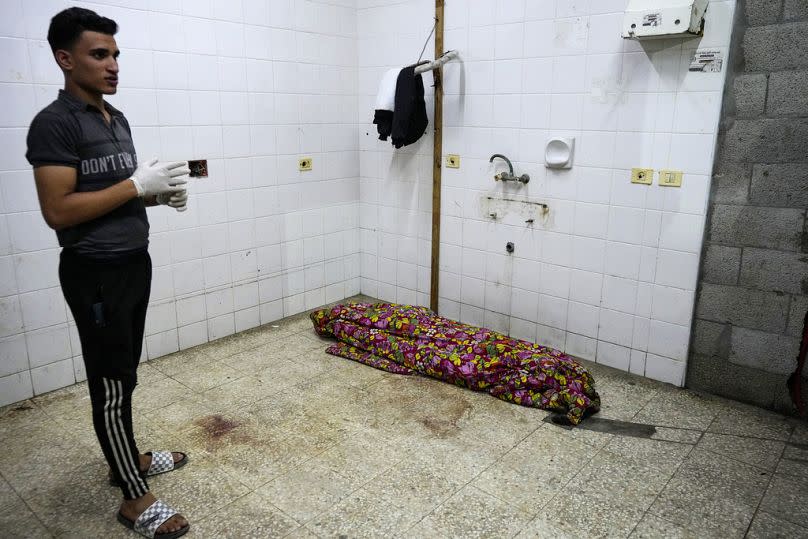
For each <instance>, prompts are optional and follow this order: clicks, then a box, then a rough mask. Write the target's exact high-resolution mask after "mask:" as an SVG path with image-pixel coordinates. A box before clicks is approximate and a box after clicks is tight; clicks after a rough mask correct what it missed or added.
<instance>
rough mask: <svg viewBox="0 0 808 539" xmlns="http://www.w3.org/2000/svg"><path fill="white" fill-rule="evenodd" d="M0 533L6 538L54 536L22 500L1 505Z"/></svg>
mask: <svg viewBox="0 0 808 539" xmlns="http://www.w3.org/2000/svg"><path fill="white" fill-rule="evenodd" d="M0 535H2V536H3V538H4V539H22V538H26V539H27V538H31V539H34V538H36V539H40V538H42V537H53V535H52V532H50V531H48V529H47V528H46V527H45V526H44V525H43V524H42V522H40V520H39V519H38V518H37V517H36V515H34V513H32V512H31V510H30V509H29V508H28V506H26V505H25V503H23V501H22V500H20V499H17V500H15V501H13V502H12V503H11V504H6V505H4V506H0Z"/></svg>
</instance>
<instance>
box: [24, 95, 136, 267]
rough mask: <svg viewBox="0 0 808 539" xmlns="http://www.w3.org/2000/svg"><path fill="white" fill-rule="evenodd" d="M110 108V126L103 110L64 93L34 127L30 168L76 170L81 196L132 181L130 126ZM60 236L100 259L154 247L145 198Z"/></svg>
mask: <svg viewBox="0 0 808 539" xmlns="http://www.w3.org/2000/svg"><path fill="white" fill-rule="evenodd" d="M105 105H106V108H107V111H108V112H109V113H110V123H109V124H107V123H106V121H105V120H104V116H103V115H102V113H101V111H100V110H98V108H96V107H94V106H93V105H89V104H87V103H85V102H84V101H81V100H80V99H78V98H77V97H75V96H73V95H71V94H69V93H67V92H65V91H64V90H60V91H59V98H58V99H57V100H56V101H54V102H53V103H51V104H50V105H48V106H47V107H45V108H44V109H42V111H40V112H39V114H37V115H36V117H35V118H34V120H33V122H31V127H30V128H29V129H28V152H27V153H26V154H25V157H26V158H27V159H28V162H29V163H31V165H32V166H33V167H34V168H36V167H40V166H45V165H60V166H68V167H73V168H75V169H76V173H77V175H78V176H77V180H76V192H85V191H99V190H101V189H105V188H107V187H109V186H111V185H114V184H116V183H118V182H120V181H122V180H125V179H127V178H131V177H132V174H133V173H134V172H135V168H136V167H137V156H136V154H135V146H134V144H133V143H132V131H131V129H130V127H129V122H127V121H126V118H124V116H123V114H122V113H121V112H120V111H119V110H117V109H115V108H114V107H112V106H111V105H110V104H108V103H105ZM56 236H57V237H58V238H59V245H61V246H62V247H64V248H67V249H71V250H73V251H75V252H76V253H79V254H82V255H87V256H92V257H95V258H107V257H116V256H120V255H126V254H129V253H131V252H132V251H135V250H140V249H145V248H146V247H147V246H148V243H149V221H148V219H147V218H146V207H145V205H144V203H143V199H142V198H134V199H132V200H130V201H128V202H126V203H125V204H123V205H122V206H120V207H118V208H116V209H114V210H112V211H111V212H109V213H107V214H105V215H102V216H100V217H97V218H95V219H93V220H92V221H87V222H85V223H81V224H78V225H75V226H71V227H68V228H64V229H62V230H58V231H57V232H56Z"/></svg>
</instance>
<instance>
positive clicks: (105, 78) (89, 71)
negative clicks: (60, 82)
mask: <svg viewBox="0 0 808 539" xmlns="http://www.w3.org/2000/svg"><path fill="white" fill-rule="evenodd" d="M119 54H120V51H119V50H118V45H117V44H116V43H115V38H114V37H113V36H111V35H108V34H102V33H100V32H91V31H89V30H85V31H84V32H82V33H81V35H80V36H79V39H78V41H77V42H76V44H75V45H74V46H73V49H72V50H70V51H63V50H59V51H56V58H57V61H58V62H59V64H60V65H61V66H62V69H64V70H65V72H66V73H67V76H68V77H70V78H71V79H72V81H73V82H74V83H76V84H77V85H78V86H79V87H80V88H82V89H83V90H85V91H87V92H89V93H92V94H106V95H111V94H114V93H115V92H117V91H118V55H119Z"/></svg>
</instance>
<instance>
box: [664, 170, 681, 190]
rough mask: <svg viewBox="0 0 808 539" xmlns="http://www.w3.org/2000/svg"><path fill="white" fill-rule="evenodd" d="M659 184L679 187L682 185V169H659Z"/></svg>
mask: <svg viewBox="0 0 808 539" xmlns="http://www.w3.org/2000/svg"><path fill="white" fill-rule="evenodd" d="M659 185H660V186H661V187H681V186H682V171H681V170H660V171H659Z"/></svg>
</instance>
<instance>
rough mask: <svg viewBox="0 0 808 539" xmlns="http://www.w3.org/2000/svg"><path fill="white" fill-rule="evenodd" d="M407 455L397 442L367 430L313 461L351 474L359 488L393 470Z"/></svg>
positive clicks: (339, 471)
mask: <svg viewBox="0 0 808 539" xmlns="http://www.w3.org/2000/svg"><path fill="white" fill-rule="evenodd" d="M404 456H405V455H404V452H403V451H402V450H401V448H399V447H397V446H396V444H395V443H394V442H391V441H390V440H388V439H386V438H383V437H381V436H379V435H378V434H374V433H372V432H370V431H366V432H361V433H357V434H356V435H354V436H353V437H351V438H349V439H347V440H345V441H343V442H341V443H338V444H336V445H334V446H333V447H331V448H329V449H327V450H325V451H323V452H322V453H320V454H318V455H317V456H315V457H314V458H312V460H311V462H312V463H313V464H319V465H322V466H325V467H326V468H328V469H329V470H331V471H333V472H336V473H339V474H340V475H342V476H345V477H347V478H348V479H349V480H350V481H351V482H352V486H353V488H358V487H360V486H361V485H363V484H364V483H366V482H368V481H369V480H371V479H372V478H374V477H376V476H377V475H379V474H381V473H382V472H385V471H386V470H389V469H390V468H391V467H393V466H394V465H395V464H396V463H398V462H399V461H400V460H402V458H404Z"/></svg>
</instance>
